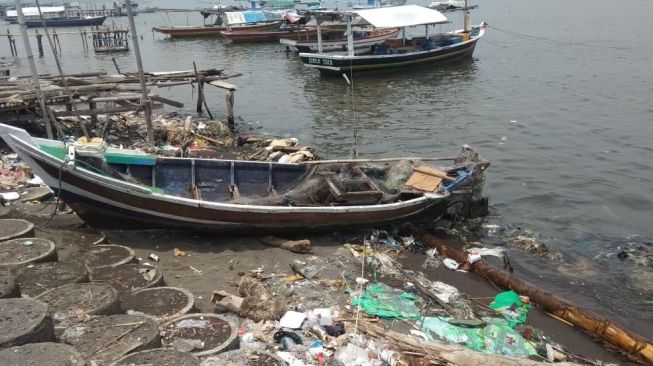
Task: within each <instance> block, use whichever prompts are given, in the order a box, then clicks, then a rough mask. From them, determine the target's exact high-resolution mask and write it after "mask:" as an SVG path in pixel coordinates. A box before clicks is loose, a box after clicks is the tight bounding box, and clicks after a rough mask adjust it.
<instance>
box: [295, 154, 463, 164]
mask: <svg viewBox="0 0 653 366" xmlns="http://www.w3.org/2000/svg"><path fill="white" fill-rule="evenodd" d="M455 159H456V157H455V156H445V157H439V158H438V157H431V158H429V157H417V156H408V157H405V158H378V159H340V160H313V161H302V162H301V163H302V164H309V165H317V164H349V163H389V162H393V161H401V160H422V161H449V160H455Z"/></svg>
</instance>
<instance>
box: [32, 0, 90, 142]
mask: <svg viewBox="0 0 653 366" xmlns="http://www.w3.org/2000/svg"><path fill="white" fill-rule="evenodd" d="M35 4H36V9H37V10H38V11H39V19H40V20H41V25H42V26H43V31H44V32H45V38H47V39H48V43H49V44H50V49H51V50H52V56H53V57H54V61H55V63H56V64H57V70H58V71H59V77H60V78H61V85H63V93H64V94H65V95H67V96H68V102H69V103H70V105H71V107H72V108H73V111H75V114H76V115H77V121H78V122H79V127H80V128H81V129H82V133H84V137H86V141H89V140H90V136H89V135H88V131H87V130H86V126H84V121H82V116H80V115H79V110H78V109H77V106H76V105H75V100H74V98H73V94H72V93H70V92H69V90H68V81H66V78H65V77H64V74H63V70H62V69H61V62H59V57H57V53H56V52H55V48H54V43H53V42H52V38H50V32H48V27H47V26H46V25H45V20H44V19H43V13H42V12H41V5H40V4H39V1H38V0H35ZM59 50H61V47H60V48H59ZM53 122H54V123H55V124H56V123H57V120H56V119H55V120H54V121H53ZM57 130H58V129H57ZM61 137H63V136H61Z"/></svg>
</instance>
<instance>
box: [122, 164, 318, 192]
mask: <svg viewBox="0 0 653 366" xmlns="http://www.w3.org/2000/svg"><path fill="white" fill-rule="evenodd" d="M110 166H111V168H112V169H114V170H115V171H117V172H119V173H121V174H122V175H123V176H126V177H128V178H129V179H133V180H136V181H138V182H140V183H141V184H143V185H151V184H152V181H153V179H152V174H153V173H154V175H155V177H154V185H155V187H157V188H160V189H162V190H163V191H164V192H165V193H166V194H170V195H174V196H178V197H187V198H191V197H193V193H192V187H193V186H196V187H197V189H198V190H199V191H200V193H201V196H202V199H204V200H207V201H226V200H229V199H230V198H231V193H230V188H231V186H232V185H235V186H236V187H237V188H238V191H239V193H240V194H241V195H243V196H247V197H266V196H268V195H269V192H270V191H271V190H275V191H277V192H283V191H286V190H288V189H290V188H292V187H293V186H294V185H295V184H296V183H297V182H299V181H300V180H301V179H302V178H303V177H304V175H305V174H306V172H307V171H308V168H307V166H305V165H295V164H278V163H265V162H253V161H233V162H232V161H228V160H208V159H174V158H159V159H158V160H157V164H156V166H155V167H154V168H152V167H151V166H145V165H131V164H130V165H126V164H110Z"/></svg>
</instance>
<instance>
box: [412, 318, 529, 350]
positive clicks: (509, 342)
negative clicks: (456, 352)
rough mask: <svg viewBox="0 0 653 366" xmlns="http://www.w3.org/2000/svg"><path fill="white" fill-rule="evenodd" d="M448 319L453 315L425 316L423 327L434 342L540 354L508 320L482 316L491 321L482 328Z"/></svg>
mask: <svg viewBox="0 0 653 366" xmlns="http://www.w3.org/2000/svg"><path fill="white" fill-rule="evenodd" d="M449 320H450V318H432V317H425V318H424V321H423V323H422V330H423V331H424V332H425V333H426V335H427V337H429V340H431V341H435V340H441V341H445V342H448V343H455V344H461V345H464V346H465V347H466V348H468V349H470V350H472V351H477V352H483V353H488V354H495V355H505V356H517V357H528V356H531V355H535V354H536V353H537V352H536V350H535V348H534V347H533V346H532V345H531V344H530V343H528V341H526V340H525V339H524V338H523V337H522V336H521V335H520V334H519V333H518V332H516V331H515V330H514V329H512V328H510V326H509V324H508V321H506V320H505V319H497V318H483V320H484V321H486V322H487V323H488V324H487V325H486V326H485V327H483V328H466V327H460V326H457V325H453V324H451V323H449ZM434 336H435V337H434Z"/></svg>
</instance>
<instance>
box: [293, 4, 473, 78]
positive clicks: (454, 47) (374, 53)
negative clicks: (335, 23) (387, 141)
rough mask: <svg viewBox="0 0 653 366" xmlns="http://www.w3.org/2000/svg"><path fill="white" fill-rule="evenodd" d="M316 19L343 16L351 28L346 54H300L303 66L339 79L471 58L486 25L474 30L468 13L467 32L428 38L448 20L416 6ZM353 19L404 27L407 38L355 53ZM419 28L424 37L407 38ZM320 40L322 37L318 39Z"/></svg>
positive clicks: (359, 23) (360, 23)
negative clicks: (432, 28) (409, 29)
mask: <svg viewBox="0 0 653 366" xmlns="http://www.w3.org/2000/svg"><path fill="white" fill-rule="evenodd" d="M465 9H467V8H465ZM314 17H316V18H317V22H318V23H319V22H320V19H325V20H332V19H333V18H334V17H341V18H343V19H345V20H346V22H347V27H348V32H347V33H348V41H349V46H348V47H347V52H343V53H336V54H334V53H328V54H327V53H300V54H299V56H300V57H301V59H302V62H303V63H304V66H306V67H308V68H314V69H317V70H319V71H320V73H321V74H323V75H324V74H326V75H337V76H340V75H342V74H343V73H347V74H350V73H351V72H356V73H363V72H374V71H376V72H379V71H383V72H387V71H389V70H395V69H403V70H413V69H414V68H415V67H417V66H421V65H432V64H438V63H445V62H452V61H456V60H461V59H465V58H470V57H471V56H472V54H473V52H474V48H475V47H476V43H477V42H478V40H479V39H481V37H483V34H484V33H485V23H481V24H480V25H479V26H476V27H472V26H471V23H470V21H469V13H468V12H467V11H465V28H464V29H462V30H458V31H453V32H447V33H439V34H435V35H429V26H431V25H435V24H443V23H448V20H447V18H446V17H445V16H444V15H442V13H440V12H438V11H437V10H433V9H428V8H424V7H421V6H417V5H405V6H397V7H388V8H377V9H369V10H358V11H347V12H320V13H315V14H314ZM354 20H355V24H356V26H374V27H377V28H388V27H397V28H401V29H402V33H404V35H403V36H402V37H401V38H399V39H387V40H385V42H384V43H382V44H380V45H373V46H371V47H370V49H369V50H366V52H361V53H360V54H356V52H355V48H354V47H353V36H352V27H353V25H352V23H353V22H354ZM416 25H423V26H425V28H426V32H425V33H424V34H425V36H423V37H412V38H409V37H406V36H405V32H404V30H405V29H406V28H407V27H413V26H416ZM319 38H321V37H319V36H318V39H319Z"/></svg>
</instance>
